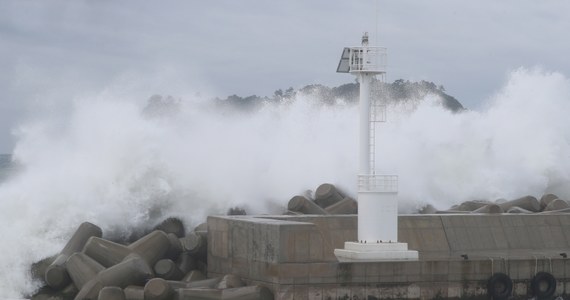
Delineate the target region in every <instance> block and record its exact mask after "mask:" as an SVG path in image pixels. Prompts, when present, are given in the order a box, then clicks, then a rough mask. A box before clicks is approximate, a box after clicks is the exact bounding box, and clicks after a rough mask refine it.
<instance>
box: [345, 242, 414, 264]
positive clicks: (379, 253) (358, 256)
mask: <svg viewBox="0 0 570 300" xmlns="http://www.w3.org/2000/svg"><path fill="white" fill-rule="evenodd" d="M334 255H335V256H336V257H337V259H338V261H339V262H367V261H369V262H373V261H401V260H418V258H419V257H418V251H413V250H408V243H359V242H345V243H344V249H335V250H334Z"/></svg>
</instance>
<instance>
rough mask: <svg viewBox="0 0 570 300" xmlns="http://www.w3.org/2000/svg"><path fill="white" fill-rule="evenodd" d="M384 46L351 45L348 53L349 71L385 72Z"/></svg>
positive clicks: (385, 55)
mask: <svg viewBox="0 0 570 300" xmlns="http://www.w3.org/2000/svg"><path fill="white" fill-rule="evenodd" d="M386 57H387V54H386V48H384V47H352V48H350V54H349V65H350V72H351V73H353V72H371V73H385V72H386Z"/></svg>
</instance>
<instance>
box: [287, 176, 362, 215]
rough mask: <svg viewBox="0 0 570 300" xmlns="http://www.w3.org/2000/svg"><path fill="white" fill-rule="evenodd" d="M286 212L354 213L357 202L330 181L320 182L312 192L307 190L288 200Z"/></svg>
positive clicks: (313, 213) (296, 213) (318, 213)
mask: <svg viewBox="0 0 570 300" xmlns="http://www.w3.org/2000/svg"><path fill="white" fill-rule="evenodd" d="M287 209H288V210H287V214H294V215H299V214H311V215H346V214H356V212H357V210H358V204H357V202H356V200H354V199H353V198H351V197H346V196H345V195H344V193H343V192H342V191H340V190H339V189H338V188H337V187H335V186H334V185H332V184H330V183H324V184H321V185H320V186H319V187H318V188H317V190H316V191H315V194H314V199H313V195H312V192H310V191H307V192H306V193H305V194H304V195H297V196H294V197H293V198H291V200H289V203H288V205H287Z"/></svg>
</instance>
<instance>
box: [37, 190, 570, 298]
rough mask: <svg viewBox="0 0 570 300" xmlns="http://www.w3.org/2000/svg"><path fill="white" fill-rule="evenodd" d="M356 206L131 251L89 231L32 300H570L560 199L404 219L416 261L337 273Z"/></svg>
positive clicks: (335, 193)
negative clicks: (338, 252) (564, 299)
mask: <svg viewBox="0 0 570 300" xmlns="http://www.w3.org/2000/svg"><path fill="white" fill-rule="evenodd" d="M356 211H357V204H356V201H355V200H354V199H352V198H350V197H348V196H347V195H346V194H345V193H343V192H342V191H341V190H340V189H338V188H337V187H335V186H334V185H331V184H323V185H320V186H319V187H318V188H317V189H316V191H315V193H312V192H307V193H304V194H302V195H297V196H294V197H292V198H291V199H290V201H289V202H288V205H287V209H285V211H284V214H283V215H257V216H247V215H245V211H244V210H243V209H236V208H234V209H231V210H230V211H229V212H228V214H229V216H210V217H208V220H207V223H203V224H201V225H199V226H198V227H196V228H194V230H192V231H190V232H186V231H185V229H184V226H183V224H182V222H181V221H180V220H178V219H175V218H169V219H167V220H165V221H164V222H163V223H162V224H160V225H159V226H157V227H156V228H155V229H154V230H153V231H151V232H148V233H147V234H141V235H142V237H140V238H138V239H136V240H135V241H133V242H131V243H121V242H116V241H110V240H107V239H104V238H103V232H102V231H101V229H100V228H99V227H98V226H96V225H94V224H91V223H83V224H81V225H80V226H79V228H78V229H77V231H76V232H75V234H73V236H72V237H71V239H70V240H69V241H68V243H67V245H66V246H65V247H64V248H63V249H62V251H61V252H60V253H58V254H57V255H55V256H53V257H50V258H46V259H45V260H43V261H41V262H38V263H36V264H34V266H33V267H32V274H33V275H34V276H35V277H36V278H38V280H42V281H44V282H45V284H46V286H45V287H43V288H42V289H40V290H39V291H38V292H37V293H36V294H35V295H33V297H32V299H51V300H56V299H58V300H66V299H107V300H114V299H133V300H148V299H150V300H153V299H154V300H161V299H164V300H167V299H252V300H253V299H274V298H275V299H299V300H303V299H311V300H312V299H318V300H333V299H371V300H373V299H439V298H449V299H459V298H463V299H467V298H469V299H489V298H493V299H494V300H504V299H528V298H531V297H535V298H537V299H548V300H550V299H552V298H553V297H555V296H565V295H567V291H568V292H570V263H568V262H567V253H570V214H569V213H568V212H569V211H570V209H568V203H567V202H566V201H565V200H561V199H559V198H558V197H557V196H556V195H552V194H547V195H544V196H542V197H541V199H540V200H539V199H537V198H535V197H532V196H526V197H521V198H518V199H514V200H510V201H506V200H502V199H499V200H497V201H482V200H474V201H466V202H463V203H461V204H458V205H455V206H453V207H451V208H449V209H448V210H436V209H435V208H430V207H425V208H424V209H423V210H422V211H420V213H419V214H414V215H401V216H399V236H398V240H400V241H403V242H406V243H408V245H409V247H410V249H414V250H417V251H418V252H419V254H420V259H419V261H407V262H391V261H383V262H364V263H360V262H359V263H339V262H338V261H337V259H336V257H335V256H334V249H335V248H342V247H343V244H344V242H345V241H355V240H356V233H357V228H356V226H357V219H356V216H355V215H354V213H356Z"/></svg>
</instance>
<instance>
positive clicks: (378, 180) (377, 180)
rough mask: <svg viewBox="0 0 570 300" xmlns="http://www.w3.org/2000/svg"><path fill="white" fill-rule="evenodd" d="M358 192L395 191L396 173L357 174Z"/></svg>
mask: <svg viewBox="0 0 570 300" xmlns="http://www.w3.org/2000/svg"><path fill="white" fill-rule="evenodd" d="M358 191H359V192H381V193H397V192H398V176H397V175H358Z"/></svg>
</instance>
